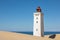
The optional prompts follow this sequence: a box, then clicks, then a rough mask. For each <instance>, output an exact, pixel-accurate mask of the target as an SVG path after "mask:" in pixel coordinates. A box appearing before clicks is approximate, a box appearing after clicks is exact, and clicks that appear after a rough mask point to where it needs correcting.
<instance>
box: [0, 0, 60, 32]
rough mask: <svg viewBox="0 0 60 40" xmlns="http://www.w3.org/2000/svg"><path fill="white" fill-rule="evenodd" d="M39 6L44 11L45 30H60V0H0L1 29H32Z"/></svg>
mask: <svg viewBox="0 0 60 40" xmlns="http://www.w3.org/2000/svg"><path fill="white" fill-rule="evenodd" d="M38 6H40V7H41V9H42V13H44V31H60V0H0V30H4V31H32V30H33V13H34V12H36V8H37V7H38Z"/></svg>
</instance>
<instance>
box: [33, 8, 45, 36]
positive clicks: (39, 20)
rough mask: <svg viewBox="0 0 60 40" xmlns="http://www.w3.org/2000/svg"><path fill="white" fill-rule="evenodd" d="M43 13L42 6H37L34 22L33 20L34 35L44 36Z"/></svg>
mask: <svg viewBox="0 0 60 40" xmlns="http://www.w3.org/2000/svg"><path fill="white" fill-rule="evenodd" d="M43 16H44V15H43V13H42V10H41V8H40V7H37V9H36V12H35V13H34V22H33V36H39V37H43V36H44V20H43Z"/></svg>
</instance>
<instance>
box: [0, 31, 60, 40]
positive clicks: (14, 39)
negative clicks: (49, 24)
mask: <svg viewBox="0 0 60 40" xmlns="http://www.w3.org/2000/svg"><path fill="white" fill-rule="evenodd" d="M0 40H52V39H50V38H48V35H46V36H44V37H35V36H33V35H27V34H18V33H13V32H5V31H0ZM53 40H60V34H57V36H56V38H55V39H53Z"/></svg>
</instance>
